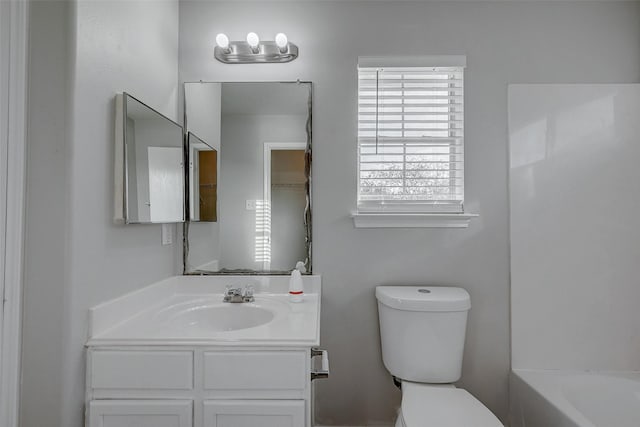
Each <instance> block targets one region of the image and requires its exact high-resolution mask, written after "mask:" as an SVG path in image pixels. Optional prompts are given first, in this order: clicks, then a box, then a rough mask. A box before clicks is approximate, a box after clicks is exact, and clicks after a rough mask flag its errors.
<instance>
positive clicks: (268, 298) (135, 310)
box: [86, 276, 328, 427]
mask: <svg viewBox="0 0 640 427" xmlns="http://www.w3.org/2000/svg"><path fill="white" fill-rule="evenodd" d="M288 279H289V278H288V276H177V277H172V278H169V279H166V280H164V281H161V282H158V283H156V284H154V285H151V286H148V287H146V288H144V289H141V290H140V291H137V292H134V293H131V294H128V295H125V296H123V297H121V298H118V299H116V300H112V301H109V302H107V303H105V304H101V305H99V306H97V307H94V308H93V309H92V310H91V312H90V338H89V340H88V342H87V376H86V378H87V392H86V425H87V426H88V427H107V426H108V427H129V426H136V427H237V426H243V427H254V426H255V427H301V426H306V427H310V426H311V380H312V378H314V377H325V376H327V375H328V357H327V355H326V352H323V351H320V350H315V349H314V347H315V346H317V345H319V343H320V342H319V340H320V328H319V316H320V290H321V284H320V276H305V277H304V278H303V280H304V285H305V296H304V300H303V302H301V303H292V302H289V298H288V294H287V289H288V288H287V287H288ZM247 285H251V286H252V287H253V292H254V297H255V300H254V301H253V302H243V303H225V302H223V298H224V295H225V292H227V293H228V291H227V290H225V287H227V286H231V287H234V288H235V289H242V288H245V287H246V286H247ZM315 356H322V360H323V362H324V363H322V365H323V366H322V368H323V369H320V370H318V371H315V370H314V366H315V364H314V357H315ZM318 365H320V363H319V361H318Z"/></svg>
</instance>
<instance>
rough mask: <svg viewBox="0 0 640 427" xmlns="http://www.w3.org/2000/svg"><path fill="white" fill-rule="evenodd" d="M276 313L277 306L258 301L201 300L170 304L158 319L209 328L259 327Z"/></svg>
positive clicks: (174, 324) (171, 324)
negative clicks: (268, 305)
mask: <svg viewBox="0 0 640 427" xmlns="http://www.w3.org/2000/svg"><path fill="white" fill-rule="evenodd" d="M274 317H275V313H274V311H273V310H269V309H267V308H263V307H260V306H259V305H257V304H252V303H239V304H233V303H220V302H217V303H216V302H212V301H198V300H196V301H188V302H184V303H180V304H175V305H172V306H169V307H166V308H165V309H163V310H161V311H160V312H158V314H157V320H158V322H159V323H162V324H166V326H169V327H171V328H172V329H175V328H178V329H203V330H204V329H206V330H207V331H209V332H229V331H237V330H240V329H248V328H255V327H256V326H260V325H264V324H266V323H269V322H271V321H272V320H273V318H274Z"/></svg>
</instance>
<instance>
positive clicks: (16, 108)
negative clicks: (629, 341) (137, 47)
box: [0, 0, 29, 427]
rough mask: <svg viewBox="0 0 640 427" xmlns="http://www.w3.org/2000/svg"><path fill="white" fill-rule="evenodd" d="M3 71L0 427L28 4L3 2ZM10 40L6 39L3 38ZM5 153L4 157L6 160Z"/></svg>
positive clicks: (15, 372)
mask: <svg viewBox="0 0 640 427" xmlns="http://www.w3.org/2000/svg"><path fill="white" fill-rule="evenodd" d="M0 20H2V22H3V25H2V32H3V34H2V35H3V38H4V37H8V44H7V45H5V46H4V47H3V48H1V49H0V61H1V63H2V64H5V67H6V68H5V71H6V73H4V74H3V75H2V77H1V81H0V84H1V85H2V89H3V90H0V93H2V97H1V99H0V121H1V123H2V126H1V128H2V131H1V132H0V150H1V151H2V154H3V156H2V157H4V159H5V162H3V164H2V165H0V171H1V173H0V199H1V200H2V202H3V204H4V206H6V210H2V212H0V236H1V242H2V244H1V245H0V264H1V266H2V270H3V271H4V275H2V276H1V277H0V295H1V300H0V303H1V307H2V308H0V315H1V316H2V318H1V320H0V326H1V330H0V425H2V426H6V427H17V426H18V414H19V396H20V357H21V316H22V280H23V261H24V260H23V248H24V226H25V218H24V213H25V206H24V205H25V186H26V147H27V144H26V134H27V132H26V125H27V82H28V80H27V73H28V64H27V62H28V21H29V18H28V0H11V1H7V2H2V1H0ZM5 40H6V39H5ZM5 155H6V156H5Z"/></svg>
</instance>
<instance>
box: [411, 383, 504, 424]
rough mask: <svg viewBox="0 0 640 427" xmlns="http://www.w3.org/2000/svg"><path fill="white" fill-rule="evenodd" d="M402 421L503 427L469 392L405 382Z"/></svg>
mask: <svg viewBox="0 0 640 427" xmlns="http://www.w3.org/2000/svg"><path fill="white" fill-rule="evenodd" d="M401 412H402V418H403V419H404V423H405V425H406V426H407V427H432V426H433V427H503V425H502V423H501V422H500V420H498V418H496V416H495V415H493V413H492V412H491V411H490V410H489V409H487V408H486V407H485V406H484V405H483V404H482V403H480V402H479V401H478V400H477V399H476V398H475V397H473V396H472V395H471V394H470V393H469V392H467V391H466V390H463V389H460V388H455V387H434V386H430V385H427V384H415V383H407V382H403V383H402V407H401Z"/></svg>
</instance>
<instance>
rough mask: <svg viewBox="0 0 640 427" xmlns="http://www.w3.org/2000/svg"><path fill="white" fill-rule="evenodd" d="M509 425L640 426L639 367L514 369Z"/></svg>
mask: <svg viewBox="0 0 640 427" xmlns="http://www.w3.org/2000/svg"><path fill="white" fill-rule="evenodd" d="M510 397H511V404H510V406H511V413H510V418H511V427H640V372H631V373H606V374H605V373H593V372H567V371H531V370H514V371H513V372H512V373H511V378H510Z"/></svg>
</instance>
